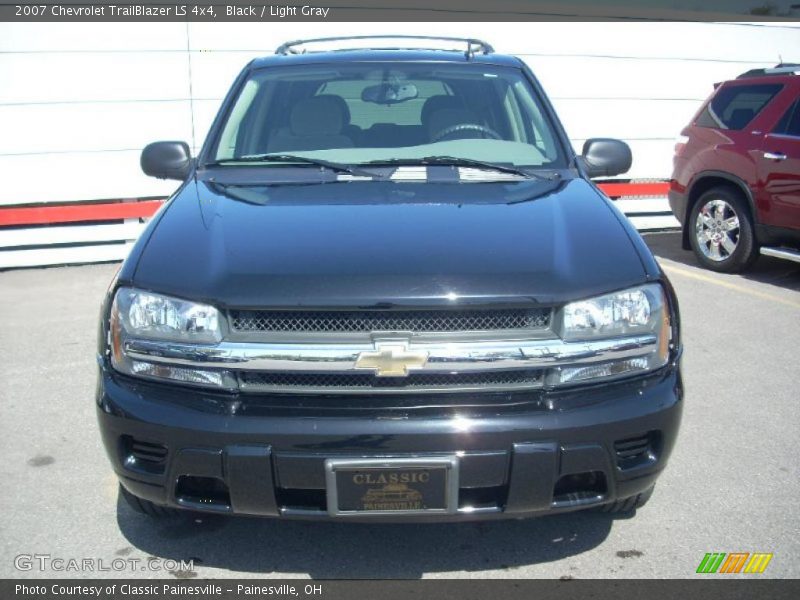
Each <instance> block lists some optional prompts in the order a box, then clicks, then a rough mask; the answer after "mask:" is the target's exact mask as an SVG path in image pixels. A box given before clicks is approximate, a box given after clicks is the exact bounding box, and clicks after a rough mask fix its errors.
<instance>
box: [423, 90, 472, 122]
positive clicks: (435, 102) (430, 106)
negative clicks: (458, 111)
mask: <svg viewBox="0 0 800 600" xmlns="http://www.w3.org/2000/svg"><path fill="white" fill-rule="evenodd" d="M445 108H464V104H463V103H462V102H460V101H459V100H458V99H456V98H455V97H454V96H431V97H430V98H428V99H427V100H425V104H423V105H422V114H421V115H420V119H421V121H422V124H423V125H424V126H425V127H430V119H431V115H433V113H435V112H436V111H439V110H444V109H445Z"/></svg>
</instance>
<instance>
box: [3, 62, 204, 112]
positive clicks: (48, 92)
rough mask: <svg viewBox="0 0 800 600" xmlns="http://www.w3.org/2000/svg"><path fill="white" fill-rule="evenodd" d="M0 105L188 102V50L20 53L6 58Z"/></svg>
mask: <svg viewBox="0 0 800 600" xmlns="http://www.w3.org/2000/svg"><path fill="white" fill-rule="evenodd" d="M0 81H2V82H3V85H1V86H0V104H9V103H18V104H22V103H57V102H86V101H92V102H100V101H103V102H120V101H127V102H129V101H136V100H154V99H156V100H175V99H182V100H185V99H187V98H188V97H189V61H188V58H187V55H186V53H185V52H91V53H82V54H80V55H76V54H74V53H69V52H65V53H51V52H41V53H39V52H34V53H25V52H23V53H14V54H5V55H2V56H1V57H0Z"/></svg>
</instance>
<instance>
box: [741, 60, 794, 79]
mask: <svg viewBox="0 0 800 600" xmlns="http://www.w3.org/2000/svg"><path fill="white" fill-rule="evenodd" d="M796 73H800V64H797V63H780V64H777V65H775V66H774V67H767V68H765V69H750V70H749V71H745V72H744V73H742V74H741V75H739V76H738V77H737V79H747V78H749V77H768V76H770V75H790V74H796Z"/></svg>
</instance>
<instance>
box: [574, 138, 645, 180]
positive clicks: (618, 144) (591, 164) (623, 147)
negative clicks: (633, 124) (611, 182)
mask: <svg viewBox="0 0 800 600" xmlns="http://www.w3.org/2000/svg"><path fill="white" fill-rule="evenodd" d="M580 158H581V159H582V160H583V166H584V167H585V169H586V172H587V174H588V175H589V177H590V178H594V177H611V176H612V175H621V174H622V173H625V172H626V171H628V169H630V168H631V163H632V162H633V155H632V154H631V149H630V147H629V146H628V144H626V143H625V142H623V141H620V140H614V139H610V138H592V139H590V140H586V141H585V142H584V144H583V152H582V154H581V157H580Z"/></svg>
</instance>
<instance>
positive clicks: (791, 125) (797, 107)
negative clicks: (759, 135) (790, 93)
mask: <svg viewBox="0 0 800 600" xmlns="http://www.w3.org/2000/svg"><path fill="white" fill-rule="evenodd" d="M772 132H773V133H780V134H783V135H791V136H796V137H800V99H798V100H795V102H794V104H792V105H791V106H790V107H789V110H787V111H786V113H784V115H783V116H782V117H781V120H780V121H778V124H777V125H776V126H775V129H773V130H772Z"/></svg>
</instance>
